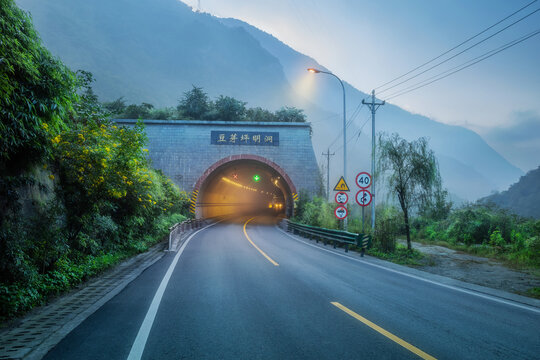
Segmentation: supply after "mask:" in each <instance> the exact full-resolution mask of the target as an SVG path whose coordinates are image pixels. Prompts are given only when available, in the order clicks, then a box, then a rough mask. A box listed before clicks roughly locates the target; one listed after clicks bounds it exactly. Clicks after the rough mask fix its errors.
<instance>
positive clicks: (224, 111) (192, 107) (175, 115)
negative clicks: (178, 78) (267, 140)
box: [103, 86, 306, 122]
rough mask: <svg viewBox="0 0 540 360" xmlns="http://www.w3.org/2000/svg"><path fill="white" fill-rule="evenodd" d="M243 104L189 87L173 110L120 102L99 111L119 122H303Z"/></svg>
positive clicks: (287, 110)
mask: <svg viewBox="0 0 540 360" xmlns="http://www.w3.org/2000/svg"><path fill="white" fill-rule="evenodd" d="M246 105H247V103H246V102H243V101H240V100H237V99H235V98H234V97H231V96H224V95H220V96H219V97H218V98H216V99H215V100H214V101H212V100H210V98H209V97H208V95H207V94H206V93H205V92H204V90H203V89H202V88H200V87H196V86H193V88H192V89H191V90H190V91H187V92H185V93H184V94H183V97H182V98H181V99H180V100H179V102H178V106H177V107H176V108H172V107H169V108H155V107H154V105H152V104H150V103H144V102H143V103H141V104H139V105H137V104H130V105H127V104H126V102H125V100H124V98H123V97H120V98H118V99H116V100H114V101H111V102H106V103H104V104H103V107H104V108H105V109H107V110H108V111H109V112H110V113H111V114H112V116H114V117H116V118H119V119H139V118H142V119H153V120H210V121H262V122H270V121H274V122H305V121H306V115H305V114H304V112H303V110H301V109H297V108H295V107H282V108H281V109H280V110H277V111H275V112H271V111H269V110H266V109H263V108H261V107H255V108H247V107H246Z"/></svg>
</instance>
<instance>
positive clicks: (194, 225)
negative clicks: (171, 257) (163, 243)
mask: <svg viewBox="0 0 540 360" xmlns="http://www.w3.org/2000/svg"><path fill="white" fill-rule="evenodd" d="M204 222H205V220H204V219H188V220H184V221H182V222H181V223H177V224H174V225H173V226H171V227H170V228H169V249H168V250H169V251H171V247H172V244H173V242H174V241H175V240H176V239H177V238H178V237H180V236H182V234H184V233H185V232H188V231H191V230H194V229H199V228H201V227H202V226H203V224H204Z"/></svg>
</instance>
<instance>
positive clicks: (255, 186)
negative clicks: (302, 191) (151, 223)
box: [195, 155, 296, 218]
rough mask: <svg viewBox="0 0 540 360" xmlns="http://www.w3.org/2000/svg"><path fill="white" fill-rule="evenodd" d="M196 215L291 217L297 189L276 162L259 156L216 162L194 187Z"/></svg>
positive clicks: (243, 156) (230, 158)
mask: <svg viewBox="0 0 540 360" xmlns="http://www.w3.org/2000/svg"><path fill="white" fill-rule="evenodd" d="M195 194H196V202H195V216H196V217H197V218H203V217H215V216H222V215H231V214H235V215H236V214H237V215H251V214H263V213H264V214H273V215H276V216H277V215H285V216H288V217H290V216H292V214H293V210H294V200H293V196H294V195H295V194H296V189H295V187H294V185H293V183H292V182H291V180H290V178H289V176H288V175H287V174H286V173H285V172H284V171H283V170H282V169H281V168H280V167H279V166H278V165H277V164H275V163H273V162H272V161H269V160H268V159H266V158H263V157H260V156H256V155H236V156H231V157H227V158H225V159H222V160H220V161H218V162H216V163H215V164H214V165H212V166H211V167H210V168H209V169H208V170H207V171H205V173H204V174H203V175H202V176H201V178H200V179H199V181H197V184H196V186H195Z"/></svg>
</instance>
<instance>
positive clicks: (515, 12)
mask: <svg viewBox="0 0 540 360" xmlns="http://www.w3.org/2000/svg"><path fill="white" fill-rule="evenodd" d="M537 1H538V0H534V1H532V2H530V3H528V4H527V5H525V6H523V7H522V8H520V9H518V10H517V11H514V12H513V13H512V14H510V15H508V16H506V17H505V18H504V19H502V20H499V21H497V22H496V23H495V24H493V25H491V26H489V27H487V28H486V29H484V30H482V31H481V32H479V33H477V34H476V35H474V36H472V37H470V38H468V39H467V40H465V41H463V42H461V43H460V44H458V45H456V46H454V47H453V48H451V49H449V50H447V51H445V52H443V53H442V54H440V55H438V56H436V57H434V58H433V59H431V60H429V61H427V62H425V63H423V64H422V65H420V66H417V67H415V68H414V69H412V70H410V71H408V72H406V73H405V74H402V75H400V76H398V77H396V78H394V79H392V80H390V81H388V82H386V83H384V84H382V85H380V86H378V87H376V88H375V90H377V89H380V88H382V87H384V86H386V85H389V84H391V83H393V82H394V81H396V80H399V79H401V78H403V77H405V76H407V75H409V74H411V73H413V72H415V71H416V70H418V69H420V68H422V67H424V66H426V65H428V64H430V63H432V62H433V61H435V60H438V59H440V58H441V57H443V56H444V55H446V54H448V53H450V52H452V51H453V50H455V49H457V48H459V47H460V46H462V45H464V44H466V43H468V42H469V41H471V40H473V39H475V38H477V37H478V36H480V35H482V34H484V33H485V32H487V31H488V30H491V29H492V28H494V27H495V26H497V25H499V24H500V23H502V22H504V21H506V20H507V19H509V18H511V17H512V16H514V15H515V14H517V13H519V12H520V11H522V10H524V9H525V8H527V7H529V6H531V5H532V4H534V3H535V2H537ZM386 90H389V89H386ZM386 90H383V91H386ZM383 91H381V92H383ZM381 92H379V94H380V93H381Z"/></svg>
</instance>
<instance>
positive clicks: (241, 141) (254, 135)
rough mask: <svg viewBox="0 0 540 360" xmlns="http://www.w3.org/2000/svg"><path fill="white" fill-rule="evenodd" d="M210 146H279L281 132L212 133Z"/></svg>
mask: <svg viewBox="0 0 540 360" xmlns="http://www.w3.org/2000/svg"><path fill="white" fill-rule="evenodd" d="M210 144H212V145H255V146H279V132H259V131H212V132H211V134H210Z"/></svg>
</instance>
